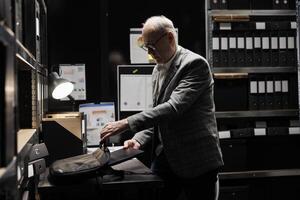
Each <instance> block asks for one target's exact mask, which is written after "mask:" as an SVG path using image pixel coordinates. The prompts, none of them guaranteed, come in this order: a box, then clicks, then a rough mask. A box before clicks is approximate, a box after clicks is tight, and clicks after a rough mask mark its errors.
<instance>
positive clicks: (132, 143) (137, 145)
mask: <svg viewBox="0 0 300 200" xmlns="http://www.w3.org/2000/svg"><path fill="white" fill-rule="evenodd" d="M123 147H124V149H128V148H133V149H139V148H140V147H141V144H140V143H139V142H138V141H136V140H134V139H131V140H126V141H125V142H124V146H123Z"/></svg>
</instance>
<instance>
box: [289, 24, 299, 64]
mask: <svg viewBox="0 0 300 200" xmlns="http://www.w3.org/2000/svg"><path fill="white" fill-rule="evenodd" d="M296 41H297V40H296V32H295V30H291V31H288V32H287V65H288V66H297V49H296Z"/></svg>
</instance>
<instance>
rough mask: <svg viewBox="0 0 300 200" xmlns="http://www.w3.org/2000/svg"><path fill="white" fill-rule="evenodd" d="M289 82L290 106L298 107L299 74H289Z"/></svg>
mask: <svg viewBox="0 0 300 200" xmlns="http://www.w3.org/2000/svg"><path fill="white" fill-rule="evenodd" d="M285 79H287V80H289V82H288V90H289V92H288V96H289V108H293V109H295V108H297V109H298V98H297V97H295V94H297V93H298V77H297V74H292V75H289V76H288V77H287V78H285Z"/></svg>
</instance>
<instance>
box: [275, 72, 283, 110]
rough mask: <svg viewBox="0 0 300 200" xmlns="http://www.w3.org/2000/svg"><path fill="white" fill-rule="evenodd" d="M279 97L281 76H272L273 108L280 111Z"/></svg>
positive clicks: (280, 93) (280, 94)
mask: <svg viewBox="0 0 300 200" xmlns="http://www.w3.org/2000/svg"><path fill="white" fill-rule="evenodd" d="M281 96H282V89H281V76H280V75H274V108H275V109H281V102H282V101H281Z"/></svg>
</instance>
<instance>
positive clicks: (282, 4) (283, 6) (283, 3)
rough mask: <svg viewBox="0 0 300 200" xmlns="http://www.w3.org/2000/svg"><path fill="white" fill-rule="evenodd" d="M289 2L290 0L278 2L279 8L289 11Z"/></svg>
mask: <svg viewBox="0 0 300 200" xmlns="http://www.w3.org/2000/svg"><path fill="white" fill-rule="evenodd" d="M289 1H290V0H280V8H281V9H289Z"/></svg>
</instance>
